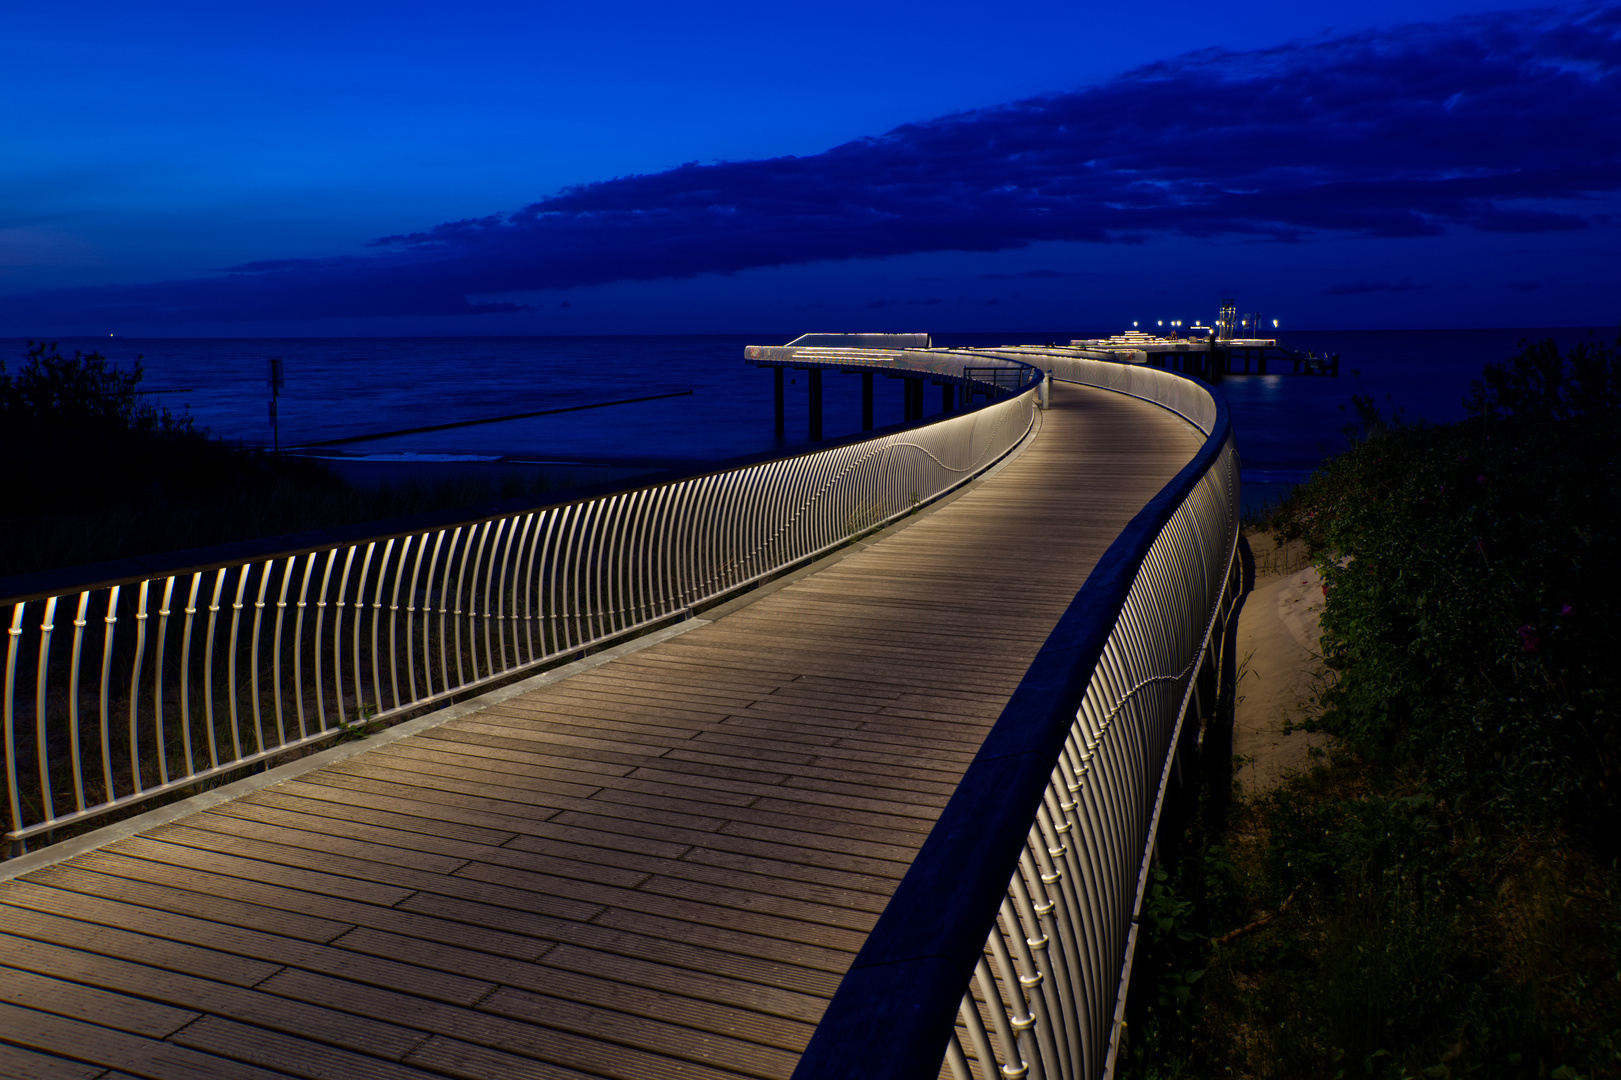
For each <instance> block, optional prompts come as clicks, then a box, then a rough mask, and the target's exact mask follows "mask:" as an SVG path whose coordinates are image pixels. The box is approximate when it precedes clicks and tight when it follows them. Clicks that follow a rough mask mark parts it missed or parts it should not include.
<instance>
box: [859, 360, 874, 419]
mask: <svg viewBox="0 0 1621 1080" xmlns="http://www.w3.org/2000/svg"><path fill="white" fill-rule="evenodd" d="M861 430H862V431H871V430H872V372H870V371H863V372H862V373H861Z"/></svg>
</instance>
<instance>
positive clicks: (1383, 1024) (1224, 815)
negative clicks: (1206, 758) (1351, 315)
mask: <svg viewBox="0 0 1621 1080" xmlns="http://www.w3.org/2000/svg"><path fill="white" fill-rule="evenodd" d="M1360 405H1361V406H1362V407H1363V408H1362V411H1363V413H1364V416H1365V420H1366V421H1368V423H1367V425H1366V429H1365V430H1364V432H1363V435H1364V439H1363V441H1361V442H1360V443H1358V444H1357V445H1356V446H1355V447H1354V448H1353V449H1351V450H1350V451H1348V452H1347V453H1345V454H1343V455H1341V456H1340V457H1338V458H1336V459H1334V460H1333V461H1331V462H1329V463H1328V464H1327V465H1326V466H1325V467H1324V468H1323V469H1322V470H1320V471H1319V472H1318V473H1317V474H1316V475H1314V476H1313V477H1312V479H1311V480H1310V482H1308V483H1307V484H1306V485H1304V486H1303V487H1302V488H1300V489H1298V490H1297V492H1296V493H1295V494H1294V496H1292V497H1291V498H1290V499H1289V500H1287V501H1286V502H1285V503H1284V504H1283V505H1282V506H1281V507H1279V508H1278V509H1277V511H1276V512H1275V513H1274V514H1273V518H1272V522H1271V524H1272V526H1273V527H1274V529H1275V530H1276V531H1277V533H1278V535H1279V537H1280V538H1281V539H1283V540H1297V541H1301V542H1304V543H1305V544H1306V546H1307V548H1308V549H1309V551H1310V552H1311V554H1312V557H1313V559H1314V562H1315V563H1316V565H1317V566H1318V568H1319V569H1320V571H1321V572H1322V574H1323V576H1324V580H1325V583H1326V586H1327V596H1326V601H1325V611H1324V614H1323V618H1322V629H1323V639H1322V653H1323V656H1324V661H1325V665H1326V676H1327V680H1326V685H1325V689H1324V691H1323V693H1322V694H1321V696H1320V701H1319V709H1318V711H1317V714H1316V715H1315V716H1313V717H1312V718H1311V719H1310V720H1308V722H1307V726H1308V727H1310V728H1312V729H1314V730H1321V731H1325V732H1328V733H1330V734H1332V735H1333V736H1335V739H1334V743H1333V748H1332V749H1331V750H1330V751H1329V752H1327V753H1326V754H1325V755H1324V756H1323V757H1322V758H1320V759H1319V761H1318V763H1317V765H1316V766H1315V767H1314V768H1312V769H1311V770H1310V771H1309V772H1308V773H1306V774H1305V775H1298V776H1295V777H1294V778H1292V779H1290V780H1288V781H1286V782H1285V783H1284V784H1282V785H1281V786H1280V787H1278V788H1276V789H1274V790H1272V791H1269V792H1266V793H1260V794H1254V795H1250V796H1248V797H1245V796H1244V795H1243V793H1240V794H1239V797H1238V798H1236V799H1234V800H1232V801H1231V802H1229V801H1228V800H1226V799H1224V798H1220V797H1218V796H1220V795H1224V794H1225V792H1222V791H1211V790H1207V791H1206V792H1205V793H1204V798H1203V801H1202V803H1201V805H1200V806H1199V808H1198V809H1197V810H1196V812H1194V813H1193V814H1192V815H1191V817H1190V818H1189V819H1188V821H1187V822H1186V827H1185V829H1184V830H1183V831H1182V833H1181V835H1180V836H1179V837H1178V838H1177V839H1178V840H1179V841H1180V843H1179V844H1175V845H1172V846H1173V848H1174V849H1175V850H1177V851H1178V852H1179V855H1178V856H1177V857H1176V858H1175V859H1173V860H1171V861H1170V865H1169V866H1168V867H1167V868H1166V869H1165V871H1164V872H1163V874H1162V875H1161V877H1160V878H1159V880H1158V882H1157V889H1156V892H1155V893H1154V894H1153V896H1152V897H1151V898H1150V903H1149V904H1148V910H1147V912H1146V915H1147V918H1145V920H1144V926H1145V932H1144V951H1143V953H1142V954H1141V956H1140V958H1139V965H1138V967H1137V969H1136V970H1137V973H1138V974H1137V976H1136V977H1135V978H1134V990H1139V992H1137V993H1136V994H1135V997H1136V1001H1135V1002H1134V1010H1133V1017H1134V1023H1133V1026H1132V1036H1131V1043H1130V1046H1129V1048H1128V1054H1127V1056H1128V1060H1129V1062H1130V1067H1129V1070H1128V1071H1129V1073H1130V1074H1131V1075H1134V1076H1138V1077H1170V1076H1186V1077H1204V1076H1253V1077H1285V1076H1287V1077H1291V1078H1313V1077H1322V1078H1325V1080H1326V1078H1338V1077H1392V1078H1394V1077H1434V1078H1445V1077H1462V1076H1481V1077H1497V1076H1502V1077H1551V1078H1557V1080H1575V1078H1578V1077H1587V1076H1593V1077H1599V1076H1617V1075H1621V869H1618V859H1621V831H1618V830H1617V828H1616V826H1617V825H1618V824H1621V821H1618V810H1621V806H1618V785H1621V773H1618V772H1617V767H1618V766H1621V723H1618V718H1617V715H1616V710H1617V707H1618V706H1621V697H1618V692H1617V691H1618V676H1617V672H1618V670H1621V666H1618V665H1617V663H1616V659H1615V658H1616V656H1617V649H1618V647H1621V640H1618V638H1621V630H1618V623H1617V618H1618V616H1621V610H1618V606H1621V581H1618V580H1617V577H1618V574H1621V459H1618V454H1617V452H1618V450H1621V407H1618V406H1621V342H1618V344H1617V347H1616V348H1610V347H1608V346H1605V345H1601V344H1589V345H1586V346H1581V347H1578V349H1576V350H1573V351H1572V352H1571V353H1568V354H1565V355H1561V354H1560V353H1559V350H1558V349H1557V348H1556V347H1554V346H1553V345H1552V343H1542V344H1536V345H1530V346H1527V347H1526V349H1525V351H1524V352H1522V353H1521V354H1520V355H1519V356H1517V357H1515V358H1513V359H1512V360H1510V361H1508V362H1506V363H1504V364H1502V365H1495V366H1493V367H1491V368H1488V369H1487V372H1486V375H1485V377H1484V378H1483V379H1482V380H1481V382H1480V383H1479V384H1477V387H1476V393H1475V396H1474V399H1473V401H1472V412H1473V414H1474V415H1473V416H1472V418H1471V419H1469V420H1467V421H1464V422H1462V423H1459V424H1454V425H1448V426H1445V427H1407V426H1402V425H1399V424H1394V423H1390V422H1387V421H1384V420H1382V419H1380V418H1379V417H1378V416H1377V414H1376V413H1373V412H1371V411H1370V410H1371V408H1372V406H1371V403H1370V402H1366V401H1364V402H1361V403H1360ZM1240 692H1241V691H1240ZM1217 771H1218V772H1219V774H1220V775H1218V776H1217V777H1216V778H1215V780H1214V783H1216V784H1217V785H1225V784H1230V783H1231V774H1230V772H1228V771H1226V770H1217ZM1137 979H1140V980H1141V984H1142V985H1141V987H1140V988H1139V987H1138V984H1137V981H1136V980H1137Z"/></svg>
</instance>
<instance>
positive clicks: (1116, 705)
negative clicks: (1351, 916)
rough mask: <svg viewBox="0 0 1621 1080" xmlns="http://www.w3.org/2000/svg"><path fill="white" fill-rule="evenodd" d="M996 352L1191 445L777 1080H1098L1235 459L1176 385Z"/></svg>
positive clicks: (1007, 712) (1210, 670) (1218, 625)
mask: <svg viewBox="0 0 1621 1080" xmlns="http://www.w3.org/2000/svg"><path fill="white" fill-rule="evenodd" d="M972 355H974V356H975V357H976V358H977V357H980V356H983V355H985V354H984V353H983V352H980V351H978V350H976V351H975V352H974V353H973V354H972ZM996 355H1002V356H1007V357H1009V358H1012V357H1013V356H1017V357H1018V358H1020V359H1025V360H1028V361H1029V362H1031V363H1034V364H1036V365H1037V366H1038V367H1041V368H1042V369H1044V370H1046V371H1048V372H1049V373H1050V374H1051V375H1052V376H1053V377H1054V378H1055V379H1059V380H1062V381H1071V382H1078V383H1083V384H1086V385H1090V386H1096V387H1101V388H1104V389H1108V390H1112V391H1114V392H1117V393H1124V394H1130V395H1131V396H1134V397H1138V398H1142V399H1143V400H1145V401H1150V402H1154V403H1155V404H1158V405H1160V406H1162V407H1164V408H1166V409H1169V410H1171V411H1173V412H1175V413H1177V414H1178V415H1181V416H1183V417H1184V418H1186V419H1187V420H1189V421H1190V422H1191V423H1193V424H1194V425H1195V426H1196V427H1198V428H1199V429H1200V430H1201V431H1203V432H1204V433H1205V435H1206V440H1205V443H1204V445H1203V447H1201V449H1200V450H1199V452H1198V453H1197V454H1196V455H1195V456H1194V458H1193V460H1192V461H1191V462H1190V463H1189V464H1188V465H1187V466H1186V467H1185V468H1184V469H1183V470H1182V471H1181V472H1180V473H1178V474H1177V476H1176V477H1174V478H1173V479H1172V480H1171V482H1170V483H1168V484H1167V485H1166V486H1165V487H1164V488H1163V489H1162V490H1161V491H1160V492H1159V494H1158V495H1156V496H1155V497H1154V499H1152V500H1151V501H1150V502H1149V503H1148V505H1147V506H1146V507H1144V508H1143V510H1142V511H1141V512H1139V513H1138V515H1137V516H1136V517H1135V518H1134V519H1133V520H1132V522H1131V523H1130V524H1129V525H1128V526H1127V527H1126V529H1125V530H1123V531H1122V533H1121V534H1120V536H1119V537H1118V538H1116V540H1115V541H1114V543H1113V544H1112V545H1111V546H1110V548H1109V550H1108V551H1107V552H1106V553H1105V555H1104V557H1103V559H1102V560H1100V562H1099V563H1098V565H1097V566H1096V567H1095V568H1094V569H1093V571H1092V572H1091V574H1090V575H1089V576H1088V577H1087V580H1086V583H1085V584H1084V585H1083V586H1082V588H1081V590H1080V592H1079V593H1078V594H1077V595H1076V597H1075V599H1074V600H1073V601H1072V602H1071V604H1070V606H1069V608H1068V610H1067V611H1066V612H1065V614H1064V616H1063V617H1062V618H1061V619H1060V621H1059V623H1058V625H1057V627H1056V628H1055V629H1054V631H1053V633H1052V634H1051V636H1050V637H1049V638H1048V640H1047V642H1046V643H1045V644H1044V645H1043V647H1042V649H1041V651H1040V653H1039V654H1038V655H1037V657H1036V660H1035V661H1034V662H1033V663H1032V664H1031V666H1030V669H1029V670H1028V671H1027V672H1026V674H1025V677H1024V679H1023V680H1022V681H1021V683H1020V685H1019V688H1018V689H1017V690H1016V691H1015V693H1014V695H1013V697H1012V698H1011V699H1010V700H1009V702H1008V705H1007V707H1006V708H1005V709H1004V710H1003V712H1002V716H1001V718H1000V719H999V720H998V721H997V723H996V725H995V726H994V727H993V728H992V730H991V733H990V734H989V736H987V738H986V740H985V742H984V744H983V745H982V746H981V748H980V750H979V752H978V754H977V755H976V756H975V758H974V761H973V762H972V763H971V764H970V765H969V768H968V770H967V771H966V772H965V773H964V775H963V778H962V780H961V782H960V783H959V784H958V785H957V788H956V790H955V792H954V793H953V795H952V798H951V800H950V801H949V802H948V803H947V805H946V807H945V809H944V810H943V811H942V813H941V816H940V818H939V819H938V821H937V822H936V824H935V826H934V828H933V829H932V830H931V832H930V834H929V837H928V838H927V840H926V841H925V842H924V845H923V848H922V850H921V851H920V852H919V854H918V856H917V858H916V859H915V860H914V861H913V864H912V866H911V867H910V869H909V870H908V872H907V874H906V876H905V877H904V878H903V879H902V881H901V883H900V885H899V886H898V887H897V889H896V891H895V894H894V895H893V896H892V897H891V899H890V902H889V903H888V905H886V907H885V909H884V913H883V915H882V916H881V917H880V919H879V921H878V923H877V925H876V926H875V927H874V928H873V930H872V932H871V933H870V934H869V935H868V937H867V941H866V943H865V944H864V946H863V947H862V950H861V952H860V953H859V954H858V955H857V957H856V959H855V962H854V963H853V964H852V966H851V968H850V971H849V972H848V973H847V974H846V976H845V978H844V980H843V981H842V982H841V983H840V985H839V989H838V991H837V993H836V994H835V995H834V998H833V1000H832V1001H831V1002H830V1003H829V1005H828V1008H827V1011H826V1012H825V1013H824V1015H823V1017H822V1020H821V1023H820V1024H819V1025H818V1027H817V1029H816V1032H815V1034H814V1035H813V1037H812V1039H811V1042H810V1044H809V1046H808V1047H807V1048H806V1051H805V1053H804V1055H803V1056H802V1058H801V1060H800V1063H799V1066H798V1068H797V1069H796V1071H795V1073H794V1077H795V1080H836V1078H843V1077H848V1076H882V1077H885V1078H886V1080H905V1078H917V1080H924V1078H929V1080H932V1078H934V1077H935V1076H937V1075H938V1073H939V1071H940V1069H941V1063H942V1059H943V1060H944V1063H945V1065H946V1067H947V1068H948V1069H949V1070H950V1072H951V1073H952V1075H953V1076H954V1077H956V1078H957V1080H975V1078H977V1080H991V1078H992V1077H996V1078H998V1080H1016V1078H1019V1077H1032V1078H1041V1080H1094V1078H1097V1077H1100V1076H1101V1077H1106V1076H1112V1075H1113V1070H1114V1061H1115V1055H1116V1052H1117V1049H1118V1035H1119V1032H1120V1028H1121V1025H1122V1022H1123V1014H1124V1007H1125V997H1126V991H1127V989H1128V987H1129V983H1130V976H1131V963H1132V956H1133V953H1134V951H1135V946H1136V934H1137V927H1136V918H1137V915H1138V913H1139V912H1140V910H1141V906H1142V897H1143V889H1144V886H1145V883H1146V880H1147V875H1148V869H1149V859H1150V857H1151V855H1152V852H1153V844H1154V835H1155V831H1156V829H1157V827H1158V819H1159V811H1160V806H1161V803H1162V800H1163V798H1164V793H1165V788H1166V784H1167V782H1168V780H1169V778H1170V776H1171V771H1172V766H1173V763H1174V760H1175V754H1176V750H1177V747H1178V745H1179V744H1181V743H1182V740H1183V732H1184V720H1185V718H1186V717H1187V713H1188V709H1189V707H1190V704H1192V703H1193V702H1195V701H1196V700H1197V697H1198V693H1199V691H1198V683H1197V680H1198V676H1199V674H1200V673H1201V672H1205V673H1206V674H1215V673H1219V671H1220V655H1219V650H1220V647H1221V642H1222V641H1223V639H1224V627H1225V625H1226V622H1227V620H1228V618H1229V617H1230V615H1231V613H1232V610H1233V604H1234V601H1235V600H1236V596H1237V584H1238V580H1237V564H1236V551H1237V536H1238V532H1237V529H1238V505H1239V503H1238V496H1239V478H1238V477H1239V470H1238V453H1237V450H1236V446H1235V444H1234V441H1233V436H1232V428H1231V422H1230V418H1229V416H1228V413H1227V408H1226V405H1225V403H1224V402H1223V401H1222V400H1221V399H1220V398H1219V397H1218V396H1217V395H1215V394H1213V393H1211V392H1210V391H1209V390H1208V389H1206V388H1205V387H1203V386H1200V385H1199V384H1198V383H1195V382H1193V381H1192V380H1190V379H1186V378H1183V377H1181V376H1178V375H1175V374H1173V373H1170V372H1166V371H1162V370H1158V369H1154V368H1146V367H1141V366H1127V365H1121V364H1113V363H1108V362H1100V361H1093V360H1088V359H1086V358H1082V357H1076V356H1073V355H1064V354H1063V353H1062V352H1060V351H1052V352H1047V351H1037V350H1020V351H1018V352H1017V353H1013V352H1010V351H1004V352H998V353H997V354H996ZM1216 677H1217V679H1219V674H1217V675H1216ZM1217 686H1218V688H1219V682H1218V683H1217ZM1207 704H1208V703H1207Z"/></svg>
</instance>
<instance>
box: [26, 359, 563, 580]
mask: <svg viewBox="0 0 1621 1080" xmlns="http://www.w3.org/2000/svg"><path fill="white" fill-rule="evenodd" d="M141 378H142V369H141V365H140V363H139V362H138V361H137V363H136V364H135V367H134V368H133V369H132V370H129V371H122V370H120V369H118V368H116V367H112V366H109V364H108V362H107V359H106V358H105V357H103V356H101V355H100V354H99V353H91V354H89V355H82V354H80V353H74V354H73V356H71V357H64V356H62V355H61V353H60V352H59V351H58V350H57V348H56V346H54V345H45V344H37V345H33V346H31V347H30V348H29V350H28V353H27V355H26V356H25V358H24V360H23V363H22V365H21V366H20V367H19V368H18V369H17V371H16V372H15V374H12V373H10V372H8V371H7V370H6V366H5V364H4V363H3V362H0V455H3V457H0V460H3V461H4V462H5V463H6V465H5V468H4V470H3V471H0V536H4V537H5V540H4V542H3V543H0V578H4V577H8V576H11V575H14V574H26V573H33V572H35V571H39V570H50V569H54V568H57V567H63V566H75V565H79V564H83V563H94V562H101V561H103V560H107V559H116V558H125V557H129V556H137V555H144V554H151V553H155V552H165V551H176V550H183V549H186V548H194V547H204V546H208V545H212V544H222V543H230V542H234V541H239V540H251V539H257V538H260V537H267V536H279V535H283V534H287V533H296V532H301V531H304V530H306V529H316V528H330V527H334V526H340V525H348V524H354V523H357V522H363V521H376V520H380V519H383V518H387V517H393V516H397V515H402V514H412V513H419V512H423V511H428V510H438V509H444V508H449V507H454V506H467V505H471V504H474V503H478V502H483V501H487V500H490V499H495V498H506V497H511V496H516V495H523V494H532V493H534V492H535V491H537V490H538V486H537V485H534V484H525V483H522V482H519V481H518V480H516V478H514V477H512V476H510V475H509V476H504V477H501V478H499V479H495V480H491V481H480V480H478V479H472V480H463V481H456V482H441V483H437V484H398V485H386V484H385V485H380V486H376V487H371V486H355V485H350V484H346V483H345V482H344V481H343V480H341V479H340V478H338V477H337V476H336V475H334V474H333V473H332V472H331V471H330V470H328V469H327V468H325V467H324V466H322V465H321V464H320V463H319V462H316V461H312V460H309V459H305V458H297V457H291V456H289V457H279V456H276V455H272V454H268V453H264V452H262V451H259V450H243V449H238V448H236V447H233V446H231V445H229V444H227V443H225V442H223V441H221V440H219V439H217V438H214V437H212V436H211V435H210V434H209V433H208V432H207V431H206V430H204V429H200V428H198V427H197V426H196V425H194V424H193V423H192V421H191V418H190V417H188V416H184V415H180V416H176V415H175V414H174V413H171V412H170V411H169V410H167V409H164V408H161V407H158V406H154V405H152V404H150V403H148V402H146V401H145V400H143V397H142V394H141V391H140V389H139V386H140V383H141Z"/></svg>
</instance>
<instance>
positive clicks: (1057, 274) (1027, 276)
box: [979, 270, 1103, 281]
mask: <svg viewBox="0 0 1621 1080" xmlns="http://www.w3.org/2000/svg"><path fill="white" fill-rule="evenodd" d="M979 276H980V277H981V278H983V279H984V280H986V281H1056V280H1058V279H1060V278H1090V277H1102V276H1103V275H1102V274H1096V273H1089V272H1086V271H1074V270H1026V271H1025V272H1024V273H1022V274H981V275H979Z"/></svg>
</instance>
